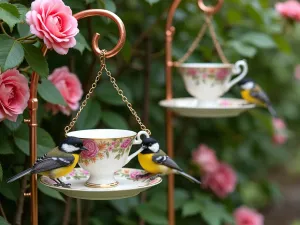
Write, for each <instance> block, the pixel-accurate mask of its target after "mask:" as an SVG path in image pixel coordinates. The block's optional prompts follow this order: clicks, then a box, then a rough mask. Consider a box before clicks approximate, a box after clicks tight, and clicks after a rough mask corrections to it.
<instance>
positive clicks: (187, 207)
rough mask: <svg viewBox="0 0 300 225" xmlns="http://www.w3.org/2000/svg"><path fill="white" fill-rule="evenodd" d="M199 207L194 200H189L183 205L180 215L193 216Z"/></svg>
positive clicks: (198, 210)
mask: <svg viewBox="0 0 300 225" xmlns="http://www.w3.org/2000/svg"><path fill="white" fill-rule="evenodd" d="M200 210H201V208H200V206H199V203H198V202H196V201H189V202H187V203H185V204H184V205H183V210H182V216H184V217H186V216H194V215H196V214H198V213H199V212H200Z"/></svg>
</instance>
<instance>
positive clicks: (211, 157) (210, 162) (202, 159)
mask: <svg viewBox="0 0 300 225" xmlns="http://www.w3.org/2000/svg"><path fill="white" fill-rule="evenodd" d="M192 155H193V161H194V162H195V163H196V164H198V165H199V166H200V167H201V168H202V170H203V171H204V172H206V173H209V172H213V171H214V170H216V169H217V168H218V165H219V162H218V159H217V157H216V154H215V152H214V151H213V150H212V149H211V148H209V147H208V146H206V145H203V144H201V145H199V147H198V148H197V149H196V150H195V151H193V153H192Z"/></svg>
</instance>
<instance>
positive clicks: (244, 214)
mask: <svg viewBox="0 0 300 225" xmlns="http://www.w3.org/2000/svg"><path fill="white" fill-rule="evenodd" d="M234 219H235V223H236V225H263V224H264V217H263V215H261V214H260V213H258V212H256V211H255V210H253V209H250V208H247V207H244V206H243V207H240V208H238V209H236V210H235V212H234Z"/></svg>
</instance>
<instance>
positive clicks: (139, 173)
mask: <svg viewBox="0 0 300 225" xmlns="http://www.w3.org/2000/svg"><path fill="white" fill-rule="evenodd" d="M138 175H141V172H140V171H138V170H135V171H133V172H131V173H130V178H131V179H137V176H138Z"/></svg>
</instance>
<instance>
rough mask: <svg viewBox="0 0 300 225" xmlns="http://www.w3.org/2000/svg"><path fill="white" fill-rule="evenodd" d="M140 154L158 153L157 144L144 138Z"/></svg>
mask: <svg viewBox="0 0 300 225" xmlns="http://www.w3.org/2000/svg"><path fill="white" fill-rule="evenodd" d="M142 148H143V149H144V150H143V151H142V154H149V153H155V152H159V144H158V142H157V141H156V140H155V139H154V138H145V139H143V141H142Z"/></svg>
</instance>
